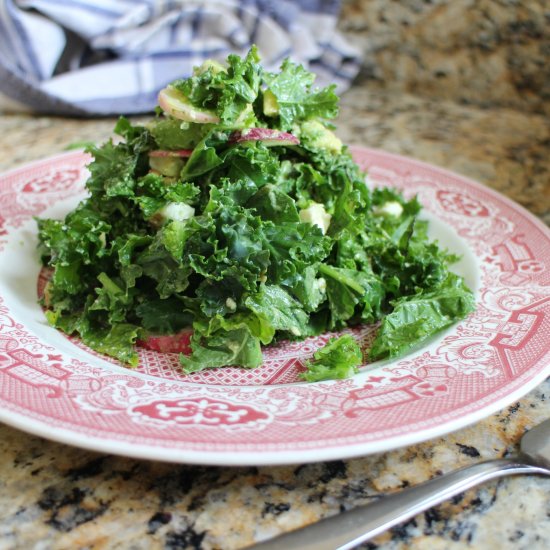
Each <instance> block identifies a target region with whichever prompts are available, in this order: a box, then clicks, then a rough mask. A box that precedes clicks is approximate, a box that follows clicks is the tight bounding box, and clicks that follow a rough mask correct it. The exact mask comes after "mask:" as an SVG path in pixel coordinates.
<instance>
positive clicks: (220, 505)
mask: <svg viewBox="0 0 550 550" xmlns="http://www.w3.org/2000/svg"><path fill="white" fill-rule="evenodd" d="M112 126H113V120H111V119H107V120H92V121H82V120H70V119H60V118H48V117H29V116H23V115H13V116H4V117H0V145H1V146H0V150H1V151H2V152H3V154H2V155H1V157H0V171H4V170H6V169H9V168H11V167H15V166H18V165H20V164H21V163H24V162H28V161H31V160H33V159H38V158H43V157H45V156H48V155H52V154H55V153H59V152H61V151H63V149H64V148H65V147H66V146H67V145H68V144H70V143H72V142H75V141H87V140H89V141H102V140H104V139H106V138H107V137H108V136H109V135H110V132H111V129H112ZM338 132H339V134H340V136H341V137H342V138H343V139H344V140H345V141H347V142H348V143H355V144H363V145H368V146H371V147H379V148H383V149H385V150H388V151H392V152H395V153H401V154H405V155H409V156H412V157H416V158H418V159H421V160H425V161H428V162H431V163H434V164H437V165H440V166H444V167H446V168H448V169H451V170H454V171H456V172H459V173H461V174H464V175H466V176H469V177H471V178H473V179H475V180H478V181H481V182H483V183H485V184H487V185H489V186H491V187H493V188H495V189H497V190H499V191H501V192H502V193H504V194H506V195H507V196H509V197H510V198H512V199H514V200H516V201H517V202H519V203H520V204H522V205H523V206H525V207H526V208H527V209H529V210H530V211H531V212H533V213H534V214H536V215H537V216H539V217H540V218H542V219H544V220H546V222H549V221H550V193H548V182H549V181H550V166H549V162H548V158H550V145H549V144H550V126H549V123H548V120H547V119H545V117H544V116H543V115H542V114H537V113H525V112H523V113H522V112H520V111H517V110H511V109H510V108H507V107H495V108H491V109H487V108H482V107H479V106H471V105H470V106H465V105H459V104H457V103H455V102H453V101H450V100H436V99H430V98H427V97H424V98H422V97H420V96H414V95H408V94H407V93H405V92H403V91H387V90H383V89H381V88H378V87H377V86H376V84H373V83H372V82H369V83H368V85H367V83H366V82H365V81H361V80H360V81H359V82H358V83H357V84H356V85H355V86H354V87H353V88H352V89H351V90H350V91H348V92H347V93H346V94H345V95H344V98H343V105H342V113H341V117H340V121H339V130H338ZM548 417H550V380H547V381H546V382H545V383H543V384H541V385H540V386H539V387H538V388H536V389H535V390H533V391H531V392H530V393H529V394H528V395H527V396H525V397H524V398H522V399H520V400H519V401H517V402H515V403H512V404H511V405H510V406H509V407H507V408H505V409H504V410H502V411H500V412H499V413H497V414H494V415H492V416H490V417H489V418H487V419H485V420H483V421H481V422H479V423H477V424H475V425H473V426H471V427H468V428H465V429H462V430H460V431H458V432H456V433H453V434H450V435H448V436H446V437H442V438H438V439H434V440H431V441H428V442H425V443H422V444H418V445H414V446H411V447H408V448H403V449H399V450H395V451H392V452H388V453H382V454H376V455H372V456H368V457H363V458H356V459H352V460H343V461H332V462H325V463H318V464H295V465H290V466H284V467H242V468H219V467H203V466H189V465H173V464H164V463H160V462H151V461H145V460H134V459H127V458H122V457H117V456H109V455H104V454H98V453H94V452H89V451H85V450H80V449H77V448H72V447H68V446H65V445H61V444H58V443H52V442H49V441H46V440H44V439H41V438H39V437H35V436H31V435H28V434H25V433H23V432H20V431H18V430H16V429H13V428H11V427H8V426H4V425H1V426H0V457H1V460H0V549H2V550H3V549H12V548H22V549H31V548H36V549H41V548H48V549H68V548H87V549H93V550H98V549H112V548H124V549H126V548H131V549H145V548H147V549H156V548H159V549H161V548H162V549H176V548H177V549H180V548H204V549H207V550H208V549H214V548H219V549H223V550H231V549H237V548H243V547H245V546H247V545H249V544H252V543H253V542H254V541H255V540H257V539H260V538H266V537H268V536H272V535H275V534H277V533H279V532H284V531H288V530H291V529H293V528H296V527H299V526H301V525H305V524H307V523H310V522H313V521H316V520H318V519H320V518H322V517H325V516H329V515H332V514H336V513H338V512H340V511H342V510H346V509H350V508H353V507H356V506H358V505H361V504H366V503H368V502H370V501H372V500H373V499H375V498H376V497H378V496H379V495H382V494H386V493H389V492H392V491H396V490H399V489H401V488H404V487H407V486H409V485H414V484H417V483H419V482H422V481H424V480H426V479H428V478H430V477H433V476H435V475H438V474H440V473H442V472H447V471H450V470H453V469H454V468H456V467H459V466H465V465H468V464H473V463H475V462H478V461H480V460H482V459H490V458H495V457H502V456H507V455H511V454H513V453H514V452H516V451H517V444H518V441H519V438H520V437H521V435H522V433H523V432H524V430H525V429H526V428H529V427H531V426H533V425H534V424H536V423H537V422H539V421H541V420H544V419H546V418H548ZM549 495H550V479H541V478H536V477H527V476H525V477H517V478H507V479H503V480H500V481H493V482H490V483H486V484H485V485H483V486H481V487H480V488H477V489H473V490H470V491H467V492H466V493H464V494H462V495H459V496H457V497H456V498H454V499H452V500H451V501H449V502H446V503H444V504H442V505H440V506H438V507H436V508H434V509H432V510H430V511H428V512H426V513H424V514H420V515H419V516H417V517H415V518H414V519H413V520H411V521H409V522H408V523H406V524H405V525H403V526H400V527H397V528H395V529H393V530H391V531H390V532H387V533H385V534H382V535H380V536H378V537H376V538H375V539H373V540H372V541H371V542H370V543H367V544H366V545H364V547H365V548H380V549H383V550H397V549H399V550H403V549H406V548H407V549H408V548H412V549H430V550H433V549H437V548H442V549H450V548H452V549H486V548H499V549H504V550H505V549H512V548H513V549H521V548H529V549H530V550H536V549H541V550H542V549H543V548H547V544H548V540H550V497H549Z"/></svg>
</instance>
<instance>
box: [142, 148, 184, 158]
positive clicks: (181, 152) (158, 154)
mask: <svg viewBox="0 0 550 550" xmlns="http://www.w3.org/2000/svg"><path fill="white" fill-rule="evenodd" d="M192 154H193V149H178V150H176V151H164V150H163V149H157V150H156V151H149V156H150V157H159V158H164V157H179V158H188V157H190V156H191V155H192Z"/></svg>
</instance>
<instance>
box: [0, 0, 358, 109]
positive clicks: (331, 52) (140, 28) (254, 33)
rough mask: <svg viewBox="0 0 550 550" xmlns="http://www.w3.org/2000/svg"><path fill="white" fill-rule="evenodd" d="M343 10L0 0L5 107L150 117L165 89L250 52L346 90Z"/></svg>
mask: <svg viewBox="0 0 550 550" xmlns="http://www.w3.org/2000/svg"><path fill="white" fill-rule="evenodd" d="M339 9H340V1H339V0H293V1H291V0H203V1H193V0H0V92H1V93H3V94H4V95H5V96H6V97H7V98H10V99H11V100H12V101H11V102H10V101H9V100H8V101H7V102H4V105H6V104H8V102H9V103H10V104H11V105H12V107H13V106H14V105H18V106H21V107H23V108H26V109H30V110H32V111H34V112H41V113H54V114H64V115H80V116H90V115H108V114H118V113H126V114H132V113H143V112H149V111H151V110H152V109H153V108H154V106H155V105H156V102H157V99H156V96H157V93H158V91H159V90H160V89H161V88H163V87H164V86H165V85H166V84H167V83H169V82H171V81H173V80H175V79H176V78H182V77H185V76H188V75H190V74H191V71H192V69H193V67H194V66H196V65H200V64H201V63H202V61H203V60H204V59H207V58H212V59H217V60H224V59H225V58H226V57H227V55H228V54H229V53H237V54H239V55H244V54H245V53H246V52H247V51H248V49H249V47H250V46H251V45H252V44H256V45H257V46H258V49H259V52H260V55H261V57H262V62H263V64H264V66H266V67H267V68H268V70H275V69H277V68H278V67H279V65H280V63H281V61H282V60H283V59H284V58H285V57H290V58H291V59H292V60H293V61H295V62H298V63H301V64H303V65H304V67H306V68H307V69H309V70H311V71H313V72H314V73H316V75H317V80H316V84H317V85H319V86H325V85H327V84H329V83H331V82H334V83H336V84H337V86H338V89H339V91H343V90H344V89H346V88H347V87H348V86H349V84H350V83H351V81H352V80H353V78H354V77H355V75H356V74H357V72H358V69H359V64H360V57H359V54H358V52H357V50H356V49H354V48H353V47H351V46H350V45H349V44H348V43H347V42H346V40H345V39H344V38H343V37H342V36H341V35H340V34H339V33H338V31H337V30H336V23H337V18H338V13H339ZM0 95H1V94H0ZM13 100H14V101H13ZM0 108H1V105H0Z"/></svg>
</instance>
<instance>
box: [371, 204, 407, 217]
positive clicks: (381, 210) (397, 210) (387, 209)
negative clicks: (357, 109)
mask: <svg viewBox="0 0 550 550" xmlns="http://www.w3.org/2000/svg"><path fill="white" fill-rule="evenodd" d="M376 213H377V214H386V215H387V216H392V217H394V218H399V216H401V214H403V207H402V206H401V205H400V204H399V203H398V202H396V201H388V202H385V203H384V204H383V205H382V206H379V207H378V208H377V209H376Z"/></svg>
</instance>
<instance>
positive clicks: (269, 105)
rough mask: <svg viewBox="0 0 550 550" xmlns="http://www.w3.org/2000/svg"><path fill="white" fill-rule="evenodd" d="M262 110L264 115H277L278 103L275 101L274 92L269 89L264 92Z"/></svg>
mask: <svg viewBox="0 0 550 550" xmlns="http://www.w3.org/2000/svg"><path fill="white" fill-rule="evenodd" d="M263 110H264V115H265V116H272V117H275V116H278V115H279V104H278V103H277V98H276V97H275V94H274V93H273V92H272V91H271V90H266V91H265V92H264V105H263Z"/></svg>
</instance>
